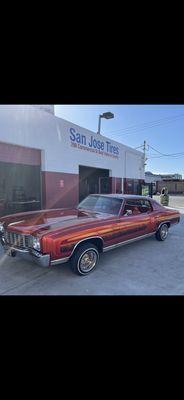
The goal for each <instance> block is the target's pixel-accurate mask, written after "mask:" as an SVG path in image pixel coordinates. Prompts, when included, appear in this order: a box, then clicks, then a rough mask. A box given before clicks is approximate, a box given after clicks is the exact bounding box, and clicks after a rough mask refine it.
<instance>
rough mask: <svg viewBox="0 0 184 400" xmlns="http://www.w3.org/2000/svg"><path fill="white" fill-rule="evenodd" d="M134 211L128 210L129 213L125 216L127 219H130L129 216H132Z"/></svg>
mask: <svg viewBox="0 0 184 400" xmlns="http://www.w3.org/2000/svg"><path fill="white" fill-rule="evenodd" d="M132 214H133V213H132V210H127V212H126V213H125V214H124V216H125V217H129V215H132Z"/></svg>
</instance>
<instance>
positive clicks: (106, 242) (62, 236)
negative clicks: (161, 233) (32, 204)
mask: <svg viewBox="0 0 184 400" xmlns="http://www.w3.org/2000/svg"><path fill="white" fill-rule="evenodd" d="M111 197H112V195H111ZM114 197H118V198H121V199H122V209H121V213H120V215H118V216H117V215H116V216H115V215H112V214H104V213H95V212H92V211H82V210H77V209H57V210H42V211H36V212H26V213H19V214H15V215H10V216H6V217H4V218H3V217H2V218H1V220H0V222H4V227H5V229H6V230H7V231H8V232H14V233H19V234H25V235H33V236H35V237H37V238H39V239H40V242H41V253H42V254H49V255H50V257H51V261H57V260H59V259H62V258H66V257H70V256H71V254H72V252H73V250H74V248H75V246H76V245H77V244H78V243H79V242H81V241H83V240H86V239H88V238H97V239H98V241H99V243H100V244H101V245H102V251H103V250H107V249H108V247H110V246H113V245H116V244H118V243H123V242H125V241H127V240H130V239H133V238H135V239H136V238H138V237H139V236H144V235H149V234H151V233H154V232H156V231H157V230H158V227H159V225H160V224H161V223H163V222H164V221H166V222H168V223H170V225H172V224H175V223H178V222H179V220H180V213H179V212H178V211H176V210H170V209H166V208H165V207H163V206H161V205H160V204H158V203H156V202H155V201H153V200H152V199H149V200H150V202H151V204H152V211H151V212H146V213H141V214H138V215H129V216H124V215H122V214H123V208H124V203H125V200H126V199H134V200H135V199H139V198H141V199H146V200H148V198H147V197H146V198H144V197H143V196H141V197H140V196H125V195H114ZM91 240H92V239H91Z"/></svg>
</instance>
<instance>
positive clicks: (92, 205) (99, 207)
mask: <svg viewBox="0 0 184 400" xmlns="http://www.w3.org/2000/svg"><path fill="white" fill-rule="evenodd" d="M121 205H122V200H121V199H117V198H113V197H105V196H88V197H87V198H86V199H84V200H83V201H81V203H80V204H79V205H78V207H77V208H78V209H84V210H85V209H86V210H91V211H94V212H102V213H107V214H112V215H118V214H119V211H120V208H121Z"/></svg>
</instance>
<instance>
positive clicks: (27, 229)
mask: <svg viewBox="0 0 184 400" xmlns="http://www.w3.org/2000/svg"><path fill="white" fill-rule="evenodd" d="M104 218H112V215H109V214H104V213H95V212H91V211H82V210H77V209H59V210H46V211H45V210H43V211H38V212H31V213H21V214H16V215H12V216H11V218H10V216H9V221H8V220H7V221H5V223H6V228H7V229H8V231H13V232H17V233H23V234H30V235H32V234H33V235H34V234H43V233H48V232H50V231H53V230H57V229H61V228H62V229H64V230H65V229H67V228H71V227H72V228H74V227H75V226H80V225H83V224H90V223H92V222H94V221H96V222H97V220H99V219H104Z"/></svg>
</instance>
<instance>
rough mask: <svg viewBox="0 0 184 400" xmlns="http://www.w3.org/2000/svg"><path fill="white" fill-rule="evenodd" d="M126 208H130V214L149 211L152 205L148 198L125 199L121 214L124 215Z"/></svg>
mask: <svg viewBox="0 0 184 400" xmlns="http://www.w3.org/2000/svg"><path fill="white" fill-rule="evenodd" d="M127 210H131V211H132V215H138V214H142V213H147V212H151V211H152V207H151V203H150V201H149V200H145V199H135V200H134V199H133V200H126V202H125V207H124V211H123V215H126V213H127ZM130 216H131V215H130Z"/></svg>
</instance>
